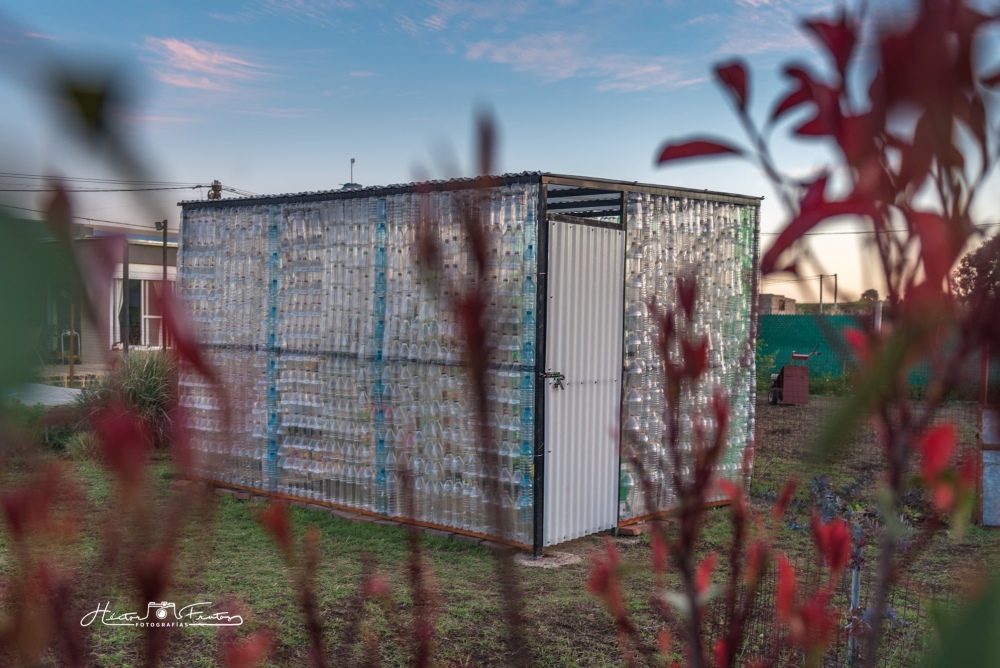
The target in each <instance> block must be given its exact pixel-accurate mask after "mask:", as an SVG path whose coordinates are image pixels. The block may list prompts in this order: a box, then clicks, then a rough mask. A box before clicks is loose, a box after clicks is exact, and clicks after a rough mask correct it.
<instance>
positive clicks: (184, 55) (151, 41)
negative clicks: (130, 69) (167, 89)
mask: <svg viewBox="0 0 1000 668" xmlns="http://www.w3.org/2000/svg"><path fill="white" fill-rule="evenodd" d="M145 48H146V50H147V51H150V52H152V53H153V54H155V55H156V56H157V58H158V61H157V64H156V66H155V67H154V70H153V72H154V74H155V75H156V77H157V79H159V80H160V81H161V82H163V83H165V84H167V85H170V86H177V87H179V88H195V89H199V90H214V91H228V90H232V89H233V88H234V87H235V84H236V82H240V81H250V80H254V79H259V78H261V77H263V76H266V75H267V69H266V68H265V67H264V66H262V65H259V64H257V63H254V62H253V61H251V60H248V59H246V58H244V57H241V56H238V55H236V54H234V53H229V52H227V51H225V50H224V49H223V48H222V47H220V46H217V45H215V44H210V43H208V42H195V41H190V42H185V41H183V40H180V39H176V38H174V37H168V38H159V37H147V38H146V43H145Z"/></svg>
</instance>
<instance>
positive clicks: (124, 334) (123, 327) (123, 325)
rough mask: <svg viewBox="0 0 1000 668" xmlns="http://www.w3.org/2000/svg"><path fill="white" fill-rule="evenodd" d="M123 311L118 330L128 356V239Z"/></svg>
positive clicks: (123, 280) (123, 284)
mask: <svg viewBox="0 0 1000 668" xmlns="http://www.w3.org/2000/svg"><path fill="white" fill-rule="evenodd" d="M122 311H123V313H119V314H118V329H119V330H120V332H119V333H120V334H121V339H122V354H123V355H128V331H129V326H130V324H129V312H128V311H129V300H128V238H126V239H125V255H124V256H123V257H122Z"/></svg>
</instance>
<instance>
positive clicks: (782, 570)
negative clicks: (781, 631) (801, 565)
mask: <svg viewBox="0 0 1000 668" xmlns="http://www.w3.org/2000/svg"><path fill="white" fill-rule="evenodd" d="M777 608H778V619H780V620H781V621H783V622H787V621H789V620H790V619H791V618H792V612H793V611H794V609H795V569H794V568H792V564H791V563H790V562H789V561H788V557H786V556H785V555H784V554H779V555H778V593H777Z"/></svg>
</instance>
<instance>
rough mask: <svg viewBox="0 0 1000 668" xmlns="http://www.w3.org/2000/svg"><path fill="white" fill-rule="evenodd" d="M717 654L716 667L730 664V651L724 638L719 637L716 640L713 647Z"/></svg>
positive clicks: (720, 667)
mask: <svg viewBox="0 0 1000 668" xmlns="http://www.w3.org/2000/svg"><path fill="white" fill-rule="evenodd" d="M712 651H713V653H714V654H715V666H716V668H726V666H728V665H729V652H728V650H727V649H726V641H725V639H724V638H719V639H718V640H716V641H715V646H714V647H713V648H712Z"/></svg>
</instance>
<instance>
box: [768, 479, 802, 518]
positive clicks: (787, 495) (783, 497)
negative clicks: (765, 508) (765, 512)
mask: <svg viewBox="0 0 1000 668" xmlns="http://www.w3.org/2000/svg"><path fill="white" fill-rule="evenodd" d="M798 484H799V482H798V480H795V479H794V478H793V479H792V480H789V481H788V482H786V483H785V486H784V487H783V488H782V489H781V494H779V495H778V502H777V503H776V504H774V511H773V515H774V519H775V521H777V520H780V519H781V517H782V516H783V515H784V514H785V509H787V508H788V503H789V502H790V501H791V500H792V496H793V495H794V494H795V488H796V487H797V486H798Z"/></svg>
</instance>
